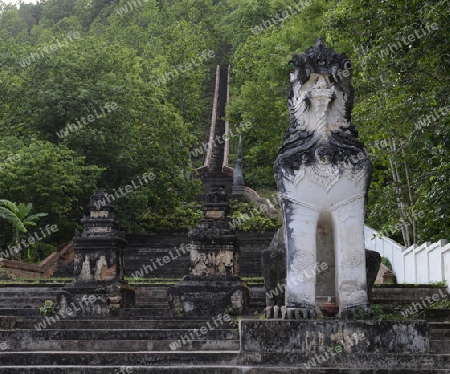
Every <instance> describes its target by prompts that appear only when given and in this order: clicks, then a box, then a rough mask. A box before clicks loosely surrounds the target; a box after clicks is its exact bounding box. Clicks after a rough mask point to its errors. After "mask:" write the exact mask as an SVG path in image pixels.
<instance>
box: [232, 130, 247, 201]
mask: <svg viewBox="0 0 450 374" xmlns="http://www.w3.org/2000/svg"><path fill="white" fill-rule="evenodd" d="M244 191H245V183H244V175H243V174H242V137H241V136H240V137H239V145H238V151H237V157H236V163H235V164H234V171H233V189H232V194H233V195H243V194H244Z"/></svg>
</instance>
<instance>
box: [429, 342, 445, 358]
mask: <svg viewBox="0 0 450 374" xmlns="http://www.w3.org/2000/svg"><path fill="white" fill-rule="evenodd" d="M430 353H433V354H448V355H450V340H448V339H443V340H432V339H430Z"/></svg>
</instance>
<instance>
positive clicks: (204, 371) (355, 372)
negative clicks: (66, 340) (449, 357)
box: [2, 365, 450, 374]
mask: <svg viewBox="0 0 450 374" xmlns="http://www.w3.org/2000/svg"><path fill="white" fill-rule="evenodd" d="M311 372H320V373H330V374H421V373H428V374H449V373H450V371H449V370H447V369H417V370H414V369H408V370H406V371H405V370H403V369H398V370H396V369H395V368H393V369H389V370H386V369H362V368H361V369H351V368H344V369H335V368H319V367H318V368H317V369H316V370H314V371H312V370H309V369H303V368H298V367H296V368H293V367H288V366H257V367H251V366H227V367H224V366H211V365H201V366H197V365H184V366H182V367H174V366H152V367H148V366H56V365H52V366H51V373H52V374H125V373H133V374H142V373H157V374H158V373H162V374H166V373H167V374H244V373H245V374H273V373H290V374H301V373H311ZM2 373H3V374H18V373H21V374H48V373H49V367H48V366H35V367H29V366H4V367H2Z"/></svg>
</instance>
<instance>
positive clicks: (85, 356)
mask: <svg viewBox="0 0 450 374" xmlns="http://www.w3.org/2000/svg"><path fill="white" fill-rule="evenodd" d="M238 355H239V351H237V350H232V351H176V350H175V351H170V350H167V351H156V352H147V351H143V352H83V351H78V352H65V351H61V352H54V351H33V352H5V351H0V362H1V363H2V365H4V366H8V365H10V366H13V365H18V364H19V365H22V366H33V367H34V366H53V365H72V366H75V365H81V366H83V365H92V364H95V365H98V366H103V365H111V366H127V365H148V366H151V365H159V364H168V363H170V364H171V365H174V366H176V365H195V364H197V365H199V364H203V363H205V364H206V363H213V364H215V365H235V364H237V360H238Z"/></svg>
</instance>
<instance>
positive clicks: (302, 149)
mask: <svg viewBox="0 0 450 374" xmlns="http://www.w3.org/2000/svg"><path fill="white" fill-rule="evenodd" d="M288 67H289V76H290V89H289V91H288V94H287V103H288V108H289V112H290V123H289V126H288V127H287V129H286V131H285V134H284V141H283V144H282V145H281V146H280V147H279V150H278V157H277V159H276V161H275V164H274V176H275V180H276V183H277V187H278V192H279V194H280V196H281V205H282V209H283V216H284V223H285V225H284V235H285V238H286V250H287V253H286V258H287V267H286V269H287V278H286V279H288V280H291V284H290V283H289V282H287V284H286V302H285V305H286V308H285V311H284V313H283V314H284V317H286V318H293V316H294V317H295V316H300V315H302V316H304V317H305V318H309V317H314V316H315V315H316V312H318V313H320V311H319V308H318V307H317V306H318V305H322V303H323V298H325V297H330V296H332V297H335V298H336V300H338V301H339V302H340V305H339V307H340V312H341V313H342V312H343V310H344V309H345V308H353V307H349V305H353V306H355V305H358V307H361V308H362V309H364V308H365V305H366V304H367V302H368V300H367V279H366V273H365V257H364V213H365V206H366V201H367V191H368V186H369V183H370V175H371V162H370V159H369V156H368V152H367V151H366V149H365V148H364V144H363V143H362V142H360V141H359V140H358V132H357V131H356V128H355V127H354V126H353V124H352V123H351V110H352V107H353V100H354V90H353V87H352V85H351V75H352V74H351V73H352V72H351V62H350V60H349V59H348V58H347V56H346V55H345V54H344V53H337V52H336V51H335V50H334V49H332V48H327V47H326V46H325V44H324V41H323V40H322V39H321V38H319V40H318V41H317V43H316V45H315V46H314V47H311V48H308V49H307V50H306V51H305V53H302V54H300V55H294V56H293V57H292V59H291V61H290V62H289V64H288ZM319 227H320V228H321V229H320V230H319ZM316 258H317V260H316ZM323 259H326V261H327V262H329V263H330V264H329V265H330V266H329V267H330V268H331V269H333V270H334V271H335V276H334V275H333V276H332V277H331V276H327V275H326V274H325V275H323V274H322V278H321V279H319V278H318V275H317V274H316V275H315V276H311V277H308V278H307V279H306V278H304V279H302V281H301V282H298V284H292V279H294V278H295V276H296V273H298V272H300V271H306V270H307V269H312V271H314V266H315V264H316V261H319V262H322V261H323ZM314 282H315V283H314ZM344 284H345V285H351V287H354V288H355V289H354V293H353V294H351V292H349V291H348V287H347V286H346V287H345V288H343V287H342V285H344ZM349 287H350V286H349ZM327 293H328V294H327ZM350 299H351V302H350ZM325 300H326V299H325ZM319 301H320V302H319Z"/></svg>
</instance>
